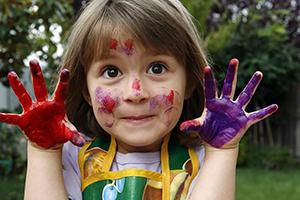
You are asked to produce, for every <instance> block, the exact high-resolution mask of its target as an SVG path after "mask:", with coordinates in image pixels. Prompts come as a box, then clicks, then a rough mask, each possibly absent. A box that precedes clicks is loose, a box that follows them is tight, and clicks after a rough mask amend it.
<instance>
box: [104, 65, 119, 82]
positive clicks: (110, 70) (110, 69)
mask: <svg viewBox="0 0 300 200" xmlns="http://www.w3.org/2000/svg"><path fill="white" fill-rule="evenodd" d="M121 75H122V73H121V71H120V70H119V69H118V68H117V67H116V66H107V67H105V69H104V70H103V71H102V76H104V78H108V79H110V78H115V77H118V76H121Z"/></svg>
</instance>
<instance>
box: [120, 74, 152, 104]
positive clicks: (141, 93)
mask: <svg viewBox="0 0 300 200" xmlns="http://www.w3.org/2000/svg"><path fill="white" fill-rule="evenodd" d="M148 98H149V94H148V92H147V90H146V88H145V86H144V85H143V84H142V81H141V80H140V79H138V78H136V77H134V78H132V79H130V80H129V81H128V84H127V85H126V88H125V89H124V95H123V100H124V101H127V102H134V103H140V102H143V101H145V100H146V99H148Z"/></svg>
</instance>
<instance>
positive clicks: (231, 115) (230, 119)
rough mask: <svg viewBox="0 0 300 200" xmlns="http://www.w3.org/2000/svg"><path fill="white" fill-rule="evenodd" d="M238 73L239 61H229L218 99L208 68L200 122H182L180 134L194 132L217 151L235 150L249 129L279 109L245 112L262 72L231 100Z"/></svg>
mask: <svg viewBox="0 0 300 200" xmlns="http://www.w3.org/2000/svg"><path fill="white" fill-rule="evenodd" d="M237 69H238V60H237V59H232V60H231V61H230V63H229V66H228V70H227V74H226V78H225V81H224V85H223V89H222V94H221V96H220V97H217V89H216V83H215V80H214V78H213V75H212V71H211V68H210V67H205V69H204V76H205V81H204V82H205V84H204V85H205V88H204V90H205V108H204V111H203V114H202V116H201V117H200V118H197V119H194V120H189V121H185V122H183V123H182V124H181V126H180V129H181V130H182V131H184V132H191V131H196V132H198V133H199V134H200V136H201V138H202V139H203V140H204V142H205V143H206V144H209V145H211V146H213V147H216V148H222V149H223V148H224V149H225V148H235V147H237V146H238V143H239V141H240V140H241V138H242V137H243V135H244V134H245V132H246V130H247V129H248V128H249V127H250V126H251V125H253V124H255V123H257V122H259V121H261V120H263V119H264V118H266V117H268V116H270V115H271V114H273V113H274V112H275V111H276V110H277V109H278V106H277V105H276V104H273V105H270V106H268V107H266V108H263V109H261V110H258V111H255V112H251V113H247V112H246V111H245V108H246V106H247V104H248V103H249V102H250V100H251V98H252V96H253V94H254V92H255V90H256V88H257V86H258V85H259V82H260V81H261V79H262V73H261V72H255V73H254V75H253V76H252V78H251V80H250V81H249V83H248V84H247V86H246V87H245V88H244V90H243V91H242V92H241V94H240V95H239V96H238V97H237V99H236V100H233V97H234V91H235V88H236V81H237Z"/></svg>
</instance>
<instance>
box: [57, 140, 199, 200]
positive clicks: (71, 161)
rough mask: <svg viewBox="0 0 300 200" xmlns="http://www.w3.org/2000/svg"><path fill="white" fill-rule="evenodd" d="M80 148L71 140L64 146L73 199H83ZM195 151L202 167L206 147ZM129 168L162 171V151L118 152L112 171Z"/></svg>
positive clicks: (65, 170)
mask: <svg viewBox="0 0 300 200" xmlns="http://www.w3.org/2000/svg"><path fill="white" fill-rule="evenodd" d="M79 150H80V148H79V147H77V146H75V145H73V144H72V143H71V142H67V143H65V144H64V146H63V154H62V161H63V176H64V183H65V187H66V191H67V195H68V198H69V199H71V200H82V193H81V175H80V170H79V164H78V152H79ZM195 151H196V153H197V155H198V159H199V161H200V167H202V165H203V161H204V147H203V146H199V147H197V148H195ZM128 168H142V169H145V170H151V171H155V172H161V164H160V152H159V151H158V152H147V153H144V152H141V153H127V154H123V153H119V152H117V153H116V156H115V158H114V161H113V163H112V167H111V171H119V170H123V169H128ZM198 175H199V172H198V174H197V176H196V178H195V179H194V180H193V182H192V183H191V186H190V188H189V192H188V196H189V194H190V192H191V191H192V188H193V187H194V185H195V183H196V181H197V179H198Z"/></svg>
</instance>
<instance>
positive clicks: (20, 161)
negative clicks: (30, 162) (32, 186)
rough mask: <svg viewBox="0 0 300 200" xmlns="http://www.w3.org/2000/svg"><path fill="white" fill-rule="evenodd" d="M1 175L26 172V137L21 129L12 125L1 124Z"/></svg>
mask: <svg viewBox="0 0 300 200" xmlns="http://www.w3.org/2000/svg"><path fill="white" fill-rule="evenodd" d="M0 141H5V142H1V146H0V161H1V162H0V176H1V175H7V174H19V173H21V172H24V170H25V166H26V165H25V164H26V139H25V138H24V136H23V134H22V133H21V131H20V130H19V129H18V128H17V127H15V126H11V125H7V124H2V123H1V124H0Z"/></svg>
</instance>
